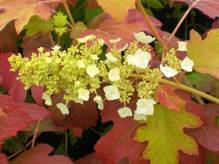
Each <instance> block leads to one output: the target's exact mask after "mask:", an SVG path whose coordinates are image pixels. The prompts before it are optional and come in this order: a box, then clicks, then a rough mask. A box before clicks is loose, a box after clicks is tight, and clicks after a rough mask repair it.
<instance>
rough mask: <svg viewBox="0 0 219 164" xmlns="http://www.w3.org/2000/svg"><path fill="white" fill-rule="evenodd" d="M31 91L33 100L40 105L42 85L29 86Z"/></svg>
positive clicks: (41, 101) (41, 102)
mask: <svg viewBox="0 0 219 164" xmlns="http://www.w3.org/2000/svg"><path fill="white" fill-rule="evenodd" d="M31 92H32V96H33V98H34V100H35V101H36V103H37V104H39V105H42V104H43V99H42V95H43V87H39V86H32V87H31Z"/></svg>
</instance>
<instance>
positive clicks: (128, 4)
mask: <svg viewBox="0 0 219 164" xmlns="http://www.w3.org/2000/svg"><path fill="white" fill-rule="evenodd" d="M135 1H136V0H97V2H98V4H99V5H100V6H101V7H102V8H103V10H104V11H105V12H107V13H109V14H110V15H111V16H112V17H113V18H114V19H116V20H118V21H122V20H123V19H124V18H125V17H126V15H127V14H128V10H129V9H132V8H135Z"/></svg>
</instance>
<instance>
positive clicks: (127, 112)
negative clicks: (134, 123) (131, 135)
mask: <svg viewBox="0 0 219 164" xmlns="http://www.w3.org/2000/svg"><path fill="white" fill-rule="evenodd" d="M117 112H118V114H119V116H120V117H121V118H126V117H131V116H132V110H131V109H130V108H128V107H122V108H120V109H119V110H118V111H117Z"/></svg>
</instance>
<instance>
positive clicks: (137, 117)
mask: <svg viewBox="0 0 219 164" xmlns="http://www.w3.org/2000/svg"><path fill="white" fill-rule="evenodd" d="M134 120H136V121H146V120H147V117H146V116H145V115H143V114H137V113H136V111H135V113H134Z"/></svg>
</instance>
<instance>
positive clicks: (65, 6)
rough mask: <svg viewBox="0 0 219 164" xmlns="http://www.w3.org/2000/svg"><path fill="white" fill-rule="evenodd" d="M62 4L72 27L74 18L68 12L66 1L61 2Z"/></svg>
mask: <svg viewBox="0 0 219 164" xmlns="http://www.w3.org/2000/svg"><path fill="white" fill-rule="evenodd" d="M62 4H63V6H64V8H65V10H66V12H67V14H68V17H69V19H70V22H71V25H72V26H73V25H75V21H74V18H73V17H72V14H71V11H70V8H69V6H68V3H67V1H66V0H63V1H62Z"/></svg>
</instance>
